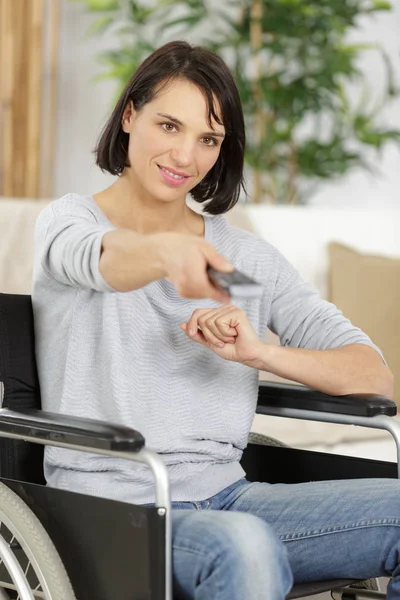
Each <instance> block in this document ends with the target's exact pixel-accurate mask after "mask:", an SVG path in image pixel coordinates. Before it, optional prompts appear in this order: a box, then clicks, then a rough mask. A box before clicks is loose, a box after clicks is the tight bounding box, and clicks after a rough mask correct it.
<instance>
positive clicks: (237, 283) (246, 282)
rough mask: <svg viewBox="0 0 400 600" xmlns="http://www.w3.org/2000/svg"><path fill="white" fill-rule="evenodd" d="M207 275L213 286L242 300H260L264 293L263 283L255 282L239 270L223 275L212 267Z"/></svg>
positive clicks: (209, 267)
mask: <svg viewBox="0 0 400 600" xmlns="http://www.w3.org/2000/svg"><path fill="white" fill-rule="evenodd" d="M207 274H208V277H209V279H210V281H211V282H212V284H213V285H214V286H215V287H216V288H218V289H220V290H222V291H224V292H226V293H227V294H229V295H230V296H237V297H242V298H259V297H260V296H261V295H262V293H263V286H262V285H261V283H258V282H257V281H254V279H251V278H250V277H248V276H247V275H245V274H244V273H241V272H240V271H238V270H237V269H235V270H234V271H232V273H222V272H221V271H217V270H216V269H214V268H213V267H211V266H210V265H209V266H208V267H207Z"/></svg>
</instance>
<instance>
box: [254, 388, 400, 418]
mask: <svg viewBox="0 0 400 600" xmlns="http://www.w3.org/2000/svg"><path fill="white" fill-rule="evenodd" d="M272 406H273V407H276V408H297V409H300V410H312V411H317V412H329V413H339V414H341V415H354V416H357V417H374V416H375V415H388V416H390V417H394V416H395V415H396V413H397V406H396V403H395V402H393V400H390V399H389V398H386V397H385V396H378V395H377V394H348V395H346V396H329V395H328V394H323V393H322V392H317V391H316V390H313V389H311V388H308V387H305V386H302V385H296V384H290V383H273V382H270V381H260V382H259V388H258V405H257V411H256V412H257V413H260V414H262V413H263V412H266V413H267V411H266V410H263V409H267V408H268V407H272Z"/></svg>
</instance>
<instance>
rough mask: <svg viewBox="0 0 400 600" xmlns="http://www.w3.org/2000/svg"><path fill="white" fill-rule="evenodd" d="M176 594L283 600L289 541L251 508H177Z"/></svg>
mask: <svg viewBox="0 0 400 600" xmlns="http://www.w3.org/2000/svg"><path fill="white" fill-rule="evenodd" d="M172 530H173V533H172V545H173V575H174V594H175V596H176V597H177V598H179V599H184V600H189V599H190V600H244V599H246V600H265V599H266V598H268V600H284V598H285V596H286V594H287V593H288V591H289V590H290V589H291V586H292V573H291V570H290V567H289V563H288V557H287V553H286V550H285V546H284V544H283V543H282V542H281V541H280V540H279V539H278V538H277V537H276V535H275V534H274V533H273V531H272V529H271V527H269V526H268V525H267V524H266V523H265V522H264V521H263V520H262V519H260V518H258V517H256V516H253V515H251V514H243V513H239V512H223V511H221V510H173V511H172Z"/></svg>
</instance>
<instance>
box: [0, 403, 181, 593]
mask: <svg viewBox="0 0 400 600" xmlns="http://www.w3.org/2000/svg"><path fill="white" fill-rule="evenodd" d="M0 416H1V412H0ZM0 437H4V438H10V439H15V440H24V441H25V442H33V443H34V444H40V445H42V446H57V447H58V448H67V449H69V450H79V451H82V452H90V453H92V454H103V455H105V456H112V457H115V458H123V459H126V460H132V461H134V462H141V463H144V464H145V465H147V466H148V467H149V468H150V469H151V471H152V473H153V476H154V486H155V500H156V502H155V504H156V507H157V508H159V509H160V510H163V509H164V510H165V600H172V520H171V496H170V486H169V477H168V470H167V467H166V466H165V464H164V461H163V460H162V459H161V458H160V456H159V455H158V454H157V452H154V450H150V449H149V448H142V449H141V450H139V451H138V452H129V451H126V452H124V451H120V450H103V449H100V448H88V447H87V446H79V445H78V444H66V443H63V442H58V441H56V440H41V439H38V438H35V437H32V438H30V437H27V436H26V435H21V434H17V433H8V432H4V431H1V430H0ZM160 514H162V513H160ZM23 600H25V598H23ZM27 600H31V596H27Z"/></svg>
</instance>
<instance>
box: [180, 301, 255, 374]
mask: <svg viewBox="0 0 400 600" xmlns="http://www.w3.org/2000/svg"><path fill="white" fill-rule="evenodd" d="M180 327H181V329H182V330H183V331H184V332H185V333H186V335H187V336H188V337H189V338H190V339H192V340H193V341H194V342H197V343H198V344H202V345H203V346H206V348H209V349H210V350H212V351H213V352H215V354H218V356H220V357H221V358H224V359H225V360H231V361H234V362H240V363H243V364H247V363H251V362H252V361H254V360H256V359H257V358H258V356H259V354H260V350H261V347H262V346H263V345H264V344H263V342H262V341H261V340H260V339H259V337H258V336H257V334H256V332H255V331H254V329H253V327H252V325H251V324H250V322H249V320H248V318H247V315H246V313H245V312H244V311H243V310H241V309H240V308H237V306H233V305H231V304H228V305H224V306H220V307H219V308H212V309H210V308H198V309H197V310H195V311H194V313H193V314H192V316H191V318H190V319H189V321H188V322H187V323H181V325H180ZM249 366H250V365H249Z"/></svg>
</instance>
